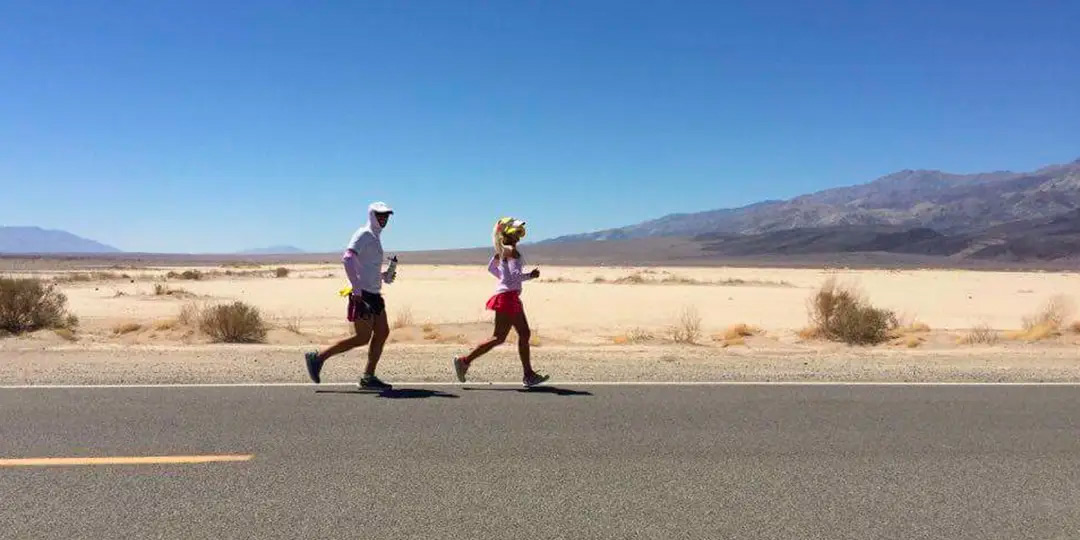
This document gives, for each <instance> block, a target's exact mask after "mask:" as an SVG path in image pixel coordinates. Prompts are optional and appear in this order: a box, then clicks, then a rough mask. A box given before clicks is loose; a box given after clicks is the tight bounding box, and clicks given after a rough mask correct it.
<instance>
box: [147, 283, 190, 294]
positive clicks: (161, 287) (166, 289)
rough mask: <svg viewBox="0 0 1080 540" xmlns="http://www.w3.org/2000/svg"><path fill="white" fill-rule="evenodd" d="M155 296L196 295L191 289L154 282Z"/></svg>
mask: <svg viewBox="0 0 1080 540" xmlns="http://www.w3.org/2000/svg"><path fill="white" fill-rule="evenodd" d="M154 296H194V295H193V294H191V291H188V290H186V289H180V288H176V287H170V286H168V285H166V284H164V283H155V284H154Z"/></svg>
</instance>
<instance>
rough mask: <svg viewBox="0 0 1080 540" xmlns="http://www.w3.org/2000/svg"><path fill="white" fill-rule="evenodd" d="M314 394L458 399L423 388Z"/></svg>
mask: <svg viewBox="0 0 1080 540" xmlns="http://www.w3.org/2000/svg"><path fill="white" fill-rule="evenodd" d="M315 393H316V394H355V395H361V396H364V395H367V396H375V397H381V398H386V399H424V398H433V397H437V398H458V397H461V396H459V395H457V394H450V393H448V392H440V391H438V390H425V389H423V388H393V389H391V390H382V391H379V390H360V389H357V390H316V391H315Z"/></svg>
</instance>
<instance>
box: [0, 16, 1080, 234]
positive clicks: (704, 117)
mask: <svg viewBox="0 0 1080 540" xmlns="http://www.w3.org/2000/svg"><path fill="white" fill-rule="evenodd" d="M1036 6H1037V7H1036ZM0 13H2V16H0V193H2V194H3V196H2V197H0V225H38V226H43V227H48V228H59V229H65V230H69V231H71V232H74V233H76V234H79V235H82V236H86V237H89V238H93V239H95V240H99V241H101V242H105V243H108V244H111V245H115V246H117V247H119V248H121V249H124V250H131V251H169V252H222V251H234V250H239V249H245V248H251V247H259V246H266V245H272V244H293V245H297V246H300V247H303V248H306V249H312V250H337V249H340V248H341V247H342V246H343V245H344V244H345V242H346V241H347V240H348V237H349V235H350V234H351V232H352V230H353V229H355V228H356V226H357V225H358V224H360V222H361V221H363V218H364V215H365V208H366V206H367V204H368V202H369V201H371V200H378V199H381V200H386V201H387V202H390V203H391V204H392V205H394V206H395V207H396V208H397V209H398V216H397V219H396V220H395V221H394V223H393V224H392V226H391V228H390V229H389V230H388V231H387V236H386V238H385V243H386V245H387V248H388V249H393V250H403V249H421V248H451V247H460V246H471V245H486V242H487V237H488V234H489V232H490V225H491V223H492V222H493V221H494V220H495V219H496V218H497V217H499V216H501V215H504V214H513V215H518V216H522V217H524V218H526V219H528V220H529V221H530V223H531V225H532V227H531V229H530V239H534V240H535V239H539V238H544V237H551V236H556V235H561V234H566V233H573V232H584V231H589V230H595V229H600V228H607V227H613V226H619V225H625V224H629V223H633V222H637V221H641V220H644V219H648V218H652V217H658V216H660V215H663V214H667V213H671V212H685V211H696V210H707V209H713V208H720V207H729V206H738V205H742V204H746V203H750V202H754V201H757V200H761V199H770V198H786V197H791V196H795V195H798V194H801V193H804V192H808V191H815V190H818V189H823V188H827V187H832V186H838V185H847V184H853V183H860V182H864V181H868V180H871V179H873V178H875V177H878V176H881V175H884V174H887V173H890V172H893V171H895V170H899V169H905V168H934V169H944V170H948V171H952V172H977V171H987V170H1001V169H1011V170H1028V169H1034V168H1037V167H1040V166H1042V165H1046V164H1050V163H1059V162H1065V161H1071V160H1073V159H1076V158H1077V157H1080V130H1077V128H1076V126H1078V125H1080V61H1078V59H1080V34H1078V33H1077V32H1076V31H1075V22H1076V21H1077V20H1080V3H1077V2H1075V1H1064V0H1063V1H1046V2H1031V3H1025V2H998V1H994V0H986V1H980V2H973V1H966V0H964V1H949V2H941V1H933V2H930V1H911V2H873V1H870V2H867V1H842V2H841V1H828V0H825V1H814V2H810V1H797V2H795V1H785V2H738V3H737V2H659V1H651V2H631V1H610V2H609V1H580V2H559V1H532V2H527V1H489V2H451V1H430V2H406V1H401V0H396V1H387V2H360V1H357V2H346V1H341V2H317V1H311V2H306V1H275V0H260V1H250V2H244V1H230V2H217V1H215V2H210V1H194V0H184V1H172V0H155V1H152V2H143V1H138V0H129V1H113V2H105V1H101V2H88V1H78V0H71V1H54V0H0Z"/></svg>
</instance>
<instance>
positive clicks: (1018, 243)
mask: <svg viewBox="0 0 1080 540" xmlns="http://www.w3.org/2000/svg"><path fill="white" fill-rule="evenodd" d="M694 240H695V241H697V242H700V244H701V249H702V251H704V252H706V253H709V254H710V255H711V256H714V257H716V256H728V257H753V256H761V255H785V256H798V255H812V254H828V253H869V252H883V253H894V254H904V255H929V256H938V257H952V258H959V259H984V260H991V259H992V260H1007V261H1032V260H1042V261H1053V260H1062V259H1076V258H1080V210H1073V211H1070V212H1065V213H1063V214H1059V215H1057V216H1054V217H1051V218H1036V219H1029V220H1019V221H1013V222H1009V223H1005V224H1002V225H995V226H991V227H987V228H984V229H981V230H978V231H970V232H964V233H954V234H943V233H940V232H937V231H935V230H933V229H928V228H914V229H904V228H901V227H890V226H880V225H844V226H834V227H817V228H799V229H788V230H783V231H772V232H766V233H758V234H749V235H737V234H724V233H711V234H704V235H699V236H697V237H695V238H694Z"/></svg>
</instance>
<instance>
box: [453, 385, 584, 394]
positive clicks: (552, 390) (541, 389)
mask: <svg viewBox="0 0 1080 540" xmlns="http://www.w3.org/2000/svg"><path fill="white" fill-rule="evenodd" d="M462 390H475V391H478V392H518V393H521V394H553V395H556V396H591V395H592V392H586V391H584V390H571V389H569V388H559V387H557V386H534V387H532V388H462Z"/></svg>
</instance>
